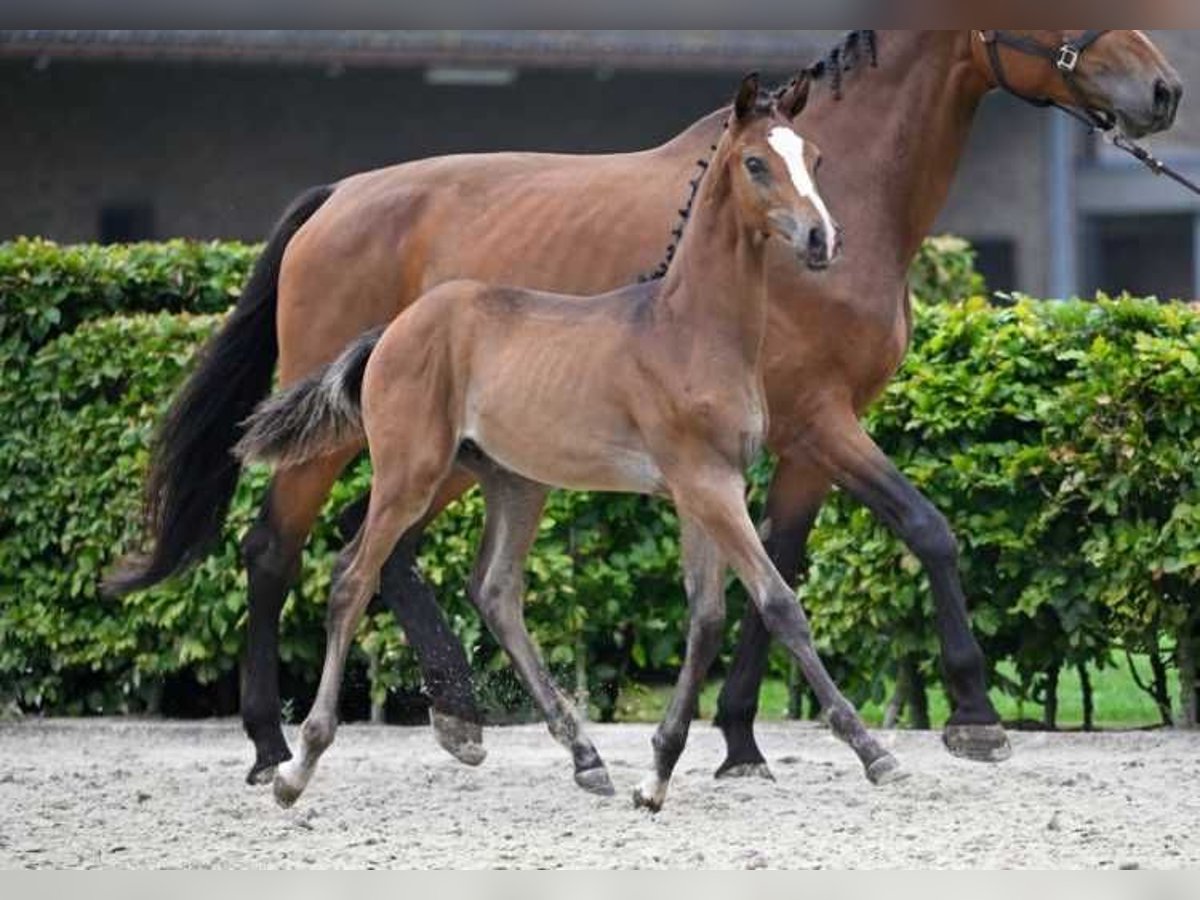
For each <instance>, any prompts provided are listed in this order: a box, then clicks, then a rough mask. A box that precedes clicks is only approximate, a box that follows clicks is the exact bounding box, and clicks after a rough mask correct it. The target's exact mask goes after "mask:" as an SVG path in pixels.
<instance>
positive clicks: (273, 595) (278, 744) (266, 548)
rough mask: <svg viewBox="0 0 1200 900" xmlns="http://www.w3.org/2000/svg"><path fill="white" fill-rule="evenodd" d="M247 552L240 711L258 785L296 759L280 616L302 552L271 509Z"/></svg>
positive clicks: (250, 776)
mask: <svg viewBox="0 0 1200 900" xmlns="http://www.w3.org/2000/svg"><path fill="white" fill-rule="evenodd" d="M242 553H243V560H244V562H245V565H246V572H247V576H248V580H249V589H250V590H249V613H248V619H247V640H246V652H245V656H244V663H243V676H242V702H241V712H242V723H243V725H244V727H245V729H246V734H247V735H248V736H249V738H250V740H252V741H253V742H254V750H255V761H254V765H253V766H252V767H251V769H250V772H249V774H248V775H247V778H246V780H247V781H248V782H249V783H251V784H257V783H261V782H262V781H263V780H269V779H270V777H271V775H272V774H273V772H274V769H275V766H277V765H279V763H281V762H284V761H286V760H288V759H291V756H292V754H291V751H290V750H289V749H288V745H287V741H286V740H284V737H283V728H282V724H281V721H280V702H279V616H280V613H281V612H282V610H283V603H284V600H285V599H287V595H288V591H290V590H291V587H292V584H293V583H294V581H295V579H296V576H297V574H298V571H299V563H300V551H299V548H298V547H293V546H291V545H290V542H289V541H287V540H286V539H285V538H284V537H283V535H281V534H280V533H279V531H278V529H276V528H275V526H274V525H273V524H272V522H271V512H270V507H269V505H268V506H267V507H264V509H263V512H262V515H261V516H260V517H259V520H258V522H257V523H256V524H255V525H254V527H252V528H251V529H250V531H249V533H248V534H247V535H246V538H245V540H244V542H243V544H242Z"/></svg>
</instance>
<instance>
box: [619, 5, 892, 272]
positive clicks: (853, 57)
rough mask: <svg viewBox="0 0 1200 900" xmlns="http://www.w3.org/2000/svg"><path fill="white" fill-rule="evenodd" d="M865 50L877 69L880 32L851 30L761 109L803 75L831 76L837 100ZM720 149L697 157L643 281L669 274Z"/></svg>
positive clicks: (763, 103) (770, 96)
mask: <svg viewBox="0 0 1200 900" xmlns="http://www.w3.org/2000/svg"><path fill="white" fill-rule="evenodd" d="M864 53H865V54H866V56H867V61H868V63H869V64H870V66H871V68H872V69H874V68H877V67H878V66H879V35H878V32H876V31H874V30H873V29H863V30H858V31H851V32H850V33H849V34H847V35H846V36H845V37H844V38H843V39H842V40H841V41H839V42H838V43H837V44H836V45H835V46H834V47H833V49H831V50H830V51H829V52H828V53H827V54H825V56H823V57H822V58H821V59H819V60H817V61H816V62H815V63H813V64H812V65H810V66H809V67H808V68H806V69H803V70H802V71H801V72H800V73H799V74H797V75H796V76H795V77H794V78H792V79H791V80H790V81H788V82H786V83H785V84H782V85H780V86H779V87H778V88H776V89H775V90H774V91H771V92H770V93H769V94H768V95H767V97H766V99H763V100H760V101H759V104H760V108H761V107H766V106H769V105H770V104H772V103H774V102H775V101H777V100H779V99H780V98H781V97H783V95H784V94H786V93H787V91H788V90H789V89H791V88H792V87H793V86H794V85H795V84H796V83H797V82H798V81H799V80H800V79H801V78H810V79H812V80H813V81H823V80H824V79H826V78H828V79H829V81H830V87H831V88H832V89H833V98H834V100H841V99H842V87H843V84H844V81H845V76H846V74H847V73H849V72H851V71H853V70H854V69H855V68H857V67H858V66H859V65H860V64H861V63H862V58H863V54H864ZM725 127H726V128H728V127H729V122H728V121H726V123H725ZM716 152H717V145H716V144H715V143H714V144H713V145H712V146H711V147H709V148H708V153H709V155H708V158H707V159H698V160H696V170H697V171H696V177H695V178H693V179H692V180H691V181H689V182H688V198H687V202H686V203H685V204H684V205H683V206H682V207H681V208H680V210H679V223H678V224H677V225H676V226H675V227H674V228H672V229H671V243H670V244H668V245H667V252H666V255H665V256H664V257H663V260H662V262H661V263H659V264H658V268H656V269H655V270H654V271H653V272H651V273H649V274H648V275H642V276H641V277H640V278H639V279H638V282H639V283H645V282H647V281H658V280H659V279H661V278H665V277H666V274H667V270H668V269H670V268H671V263H672V262H673V261H674V259H675V254H676V253H677V252H678V250H679V242H680V241H681V240H682V239H683V232H684V229H685V228H687V224H688V221H689V220H690V219H691V217H692V209H693V208H694V207H695V205H696V196H697V194H699V193H700V183H701V182H702V181H703V180H704V175H705V173H706V172H707V171H708V168H709V165H710V162H711V160H712V154H714V153H716Z"/></svg>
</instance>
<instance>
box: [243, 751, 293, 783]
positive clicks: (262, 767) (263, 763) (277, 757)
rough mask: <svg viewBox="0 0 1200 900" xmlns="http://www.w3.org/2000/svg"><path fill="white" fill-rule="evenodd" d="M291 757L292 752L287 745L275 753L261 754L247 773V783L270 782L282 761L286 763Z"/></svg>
mask: <svg viewBox="0 0 1200 900" xmlns="http://www.w3.org/2000/svg"><path fill="white" fill-rule="evenodd" d="M291 758H292V752H291V751H290V750H288V749H287V748H286V747H285V748H283V749H282V750H279V751H277V752H275V753H271V754H261V755H259V757H258V759H256V760H255V761H254V765H252V766H251V767H250V771H249V772H247V773H246V784H248V785H250V786H252V787H261V786H263V785H267V784H270V783H271V782H272V780H274V778H275V772H276V770H277V769H278V768H279V765H280V763H285V762H287V761H288V760H289V759H291Z"/></svg>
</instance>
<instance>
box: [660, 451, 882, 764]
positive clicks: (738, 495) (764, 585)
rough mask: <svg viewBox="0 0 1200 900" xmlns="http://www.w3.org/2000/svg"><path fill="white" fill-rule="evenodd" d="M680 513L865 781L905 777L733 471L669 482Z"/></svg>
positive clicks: (743, 486)
mask: <svg viewBox="0 0 1200 900" xmlns="http://www.w3.org/2000/svg"><path fill="white" fill-rule="evenodd" d="M672 489H673V492H674V495H675V496H676V497H677V498H679V500H678V502H679V505H680V507H681V509H680V511H681V512H682V513H684V514H685V515H689V516H694V517H695V518H696V519H697V520H699V521H700V522H702V523H703V524H704V528H705V530H706V531H707V532H708V534H709V536H710V537H711V538H712V539H713V540H714V541H715V542H716V543H717V544H718V545H719V546H720V547H721V551H722V553H723V554H724V555H725V556H726V557H727V558H728V559H729V563H730V565H731V566H732V567H733V569H734V570H735V571H736V572H737V574H738V577H739V578H740V579H741V581H742V584H744V585H745V587H746V591H747V592H748V593H749V594H750V597H751V599H752V600H753V601H754V603H755V605H756V606H757V607H758V609H759V612H760V613H761V614H762V618H763V623H764V624H765V625H766V626H767V630H768V631H770V632H771V634H772V635H773V636H774V637H775V639H776V640H778V641H780V642H781V643H782V644H783V645H784V646H786V647H787V648H788V650H789V651H791V653H792V655H793V656H794V657H795V658H796V661H797V662H798V663H799V664H800V669H801V671H802V672H803V673H804V677H805V679H806V680H807V681H808V683H809V685H810V686H811V687H812V689H813V692H814V693H815V694H816V695H817V699H818V700H819V701H820V703H821V708H822V710H823V711H824V714H825V717H826V719H827V720H828V722H829V725H830V727H831V728H832V729H833V733H834V734H836V735H837V736H838V737H839V738H841V739H842V740H843V741H845V742H846V743H847V744H849V745H850V747H851V748H852V749H853V750H854V752H855V753H856V754H857V755H858V758H859V759H860V760H861V762H862V764H863V767H864V769H866V773H867V778H869V779H870V780H871V782H872V783H874V784H886V783H888V782H892V781H896V780H898V779H900V778H903V777H904V774H903V773H902V772H901V770H900V764H899V763H898V762H897V761H896V759H895V757H893V756H892V755H891V754H890V753H888V752H887V751H886V750H884V749H883V747H882V746H880V744H879V742H878V741H876V740H875V738H874V737H872V736H871V734H870V733H869V732H868V731H867V729H866V726H865V725H863V722H862V719H861V718H859V715H858V712H857V711H856V710H855V709H854V707H853V706H852V705H851V704H850V702H849V701H848V700H846V698H845V697H843V696H842V693H841V691H839V690H838V687H837V685H836V684H834V682H833V679H832V678H830V677H829V673H828V672H827V671H826V669H825V665H824V664H823V663H822V662H821V659H820V657H819V656H818V655H817V650H816V647H815V646H814V645H813V641H812V632H811V630H810V628H809V624H808V618H807V617H806V616H805V615H804V610H803V609H802V608H801V607H800V603H799V601H798V600H797V599H796V594H795V592H794V591H793V590H792V589H791V588H790V587H788V584H787V582H785V581H784V580H783V578H782V576H781V575H780V574H779V572H778V571H777V570H776V568H775V566H774V565H773V564H772V562H771V559H770V557H769V556H767V552H766V550H764V549H763V546H762V543H761V541H760V540H759V537H758V534H757V533H756V532H755V530H754V523H753V522H752V521H751V520H750V514H749V512H748V511H747V510H746V502H745V499H744V497H745V483H744V481H743V479H742V478H741V476H740V474H738V473H736V472H728V471H726V472H713V471H711V470H710V471H709V472H708V473H707V476H706V474H705V473H703V472H697V471H692V472H689V473H688V476H687V480H686V482H684V483H678V482H677V483H674V484H672Z"/></svg>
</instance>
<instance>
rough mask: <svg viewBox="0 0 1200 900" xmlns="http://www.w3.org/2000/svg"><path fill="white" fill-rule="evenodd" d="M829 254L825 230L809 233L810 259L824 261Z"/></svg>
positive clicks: (816, 229)
mask: <svg viewBox="0 0 1200 900" xmlns="http://www.w3.org/2000/svg"><path fill="white" fill-rule="evenodd" d="M828 253H829V247H828V246H827V243H826V241H825V229H824V228H814V229H812V230H811V231H809V233H808V255H809V258H810V259H814V260H823V259H825V257H826V256H827V255H828Z"/></svg>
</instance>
